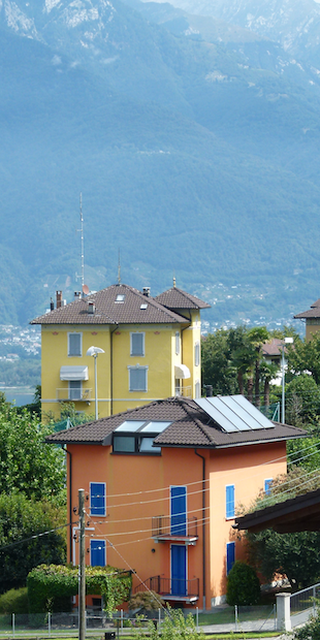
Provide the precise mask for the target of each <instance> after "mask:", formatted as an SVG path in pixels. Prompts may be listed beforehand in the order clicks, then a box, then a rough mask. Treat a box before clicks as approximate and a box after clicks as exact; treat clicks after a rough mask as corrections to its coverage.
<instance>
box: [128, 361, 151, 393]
mask: <svg viewBox="0 0 320 640" xmlns="http://www.w3.org/2000/svg"><path fill="white" fill-rule="evenodd" d="M148 369H149V367H148V366H140V365H139V364H137V365H128V376H129V380H128V386H129V393H137V392H138V393H139V392H140V393H147V391H148ZM139 370H141V371H144V372H145V385H144V388H143V389H142V388H140V389H137V388H132V382H131V372H132V371H139Z"/></svg>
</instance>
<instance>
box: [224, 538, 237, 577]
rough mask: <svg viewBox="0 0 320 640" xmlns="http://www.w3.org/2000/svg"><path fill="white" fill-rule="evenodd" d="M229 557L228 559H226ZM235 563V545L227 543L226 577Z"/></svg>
mask: <svg viewBox="0 0 320 640" xmlns="http://www.w3.org/2000/svg"><path fill="white" fill-rule="evenodd" d="M228 550H230V551H231V550H233V551H232V559H230V554H229V553H228ZM228 556H229V558H228ZM235 561H236V543H235V542H227V544H226V575H227V576H228V575H229V573H230V571H231V569H232V567H233V565H234V563H235ZM230 565H231V566H230Z"/></svg>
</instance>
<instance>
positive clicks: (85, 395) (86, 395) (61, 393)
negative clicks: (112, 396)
mask: <svg viewBox="0 0 320 640" xmlns="http://www.w3.org/2000/svg"><path fill="white" fill-rule="evenodd" d="M91 392H92V389H87V388H86V389H68V387H64V388H61V389H57V400H58V401H59V402H88V403H89V402H90V401H91Z"/></svg>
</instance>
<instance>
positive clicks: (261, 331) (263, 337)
mask: <svg viewBox="0 0 320 640" xmlns="http://www.w3.org/2000/svg"><path fill="white" fill-rule="evenodd" d="M269 338H270V335H269V332H268V330H267V329H266V327H254V328H253V329H250V330H249V331H248V341H249V344H250V345H251V346H252V347H253V348H254V351H255V359H254V360H255V361H254V368H255V384H254V392H255V401H254V404H255V405H256V407H260V389H259V383H260V364H261V360H262V354H261V347H262V345H263V344H264V343H265V342H267V340H268V339H269Z"/></svg>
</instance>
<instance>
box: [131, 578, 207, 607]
mask: <svg viewBox="0 0 320 640" xmlns="http://www.w3.org/2000/svg"><path fill="white" fill-rule="evenodd" d="M147 589H150V590H151V591H155V592H156V593H158V594H159V595H160V596H161V598H162V599H163V600H168V601H171V602H184V603H187V604H192V603H194V602H196V601H197V600H198V599H199V578H193V579H192V580H179V579H178V578H175V579H171V578H163V577H162V576H152V577H151V578H147V580H145V581H144V582H140V584H138V585H137V586H136V588H135V590H134V592H135V593H137V592H138V591H147Z"/></svg>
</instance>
